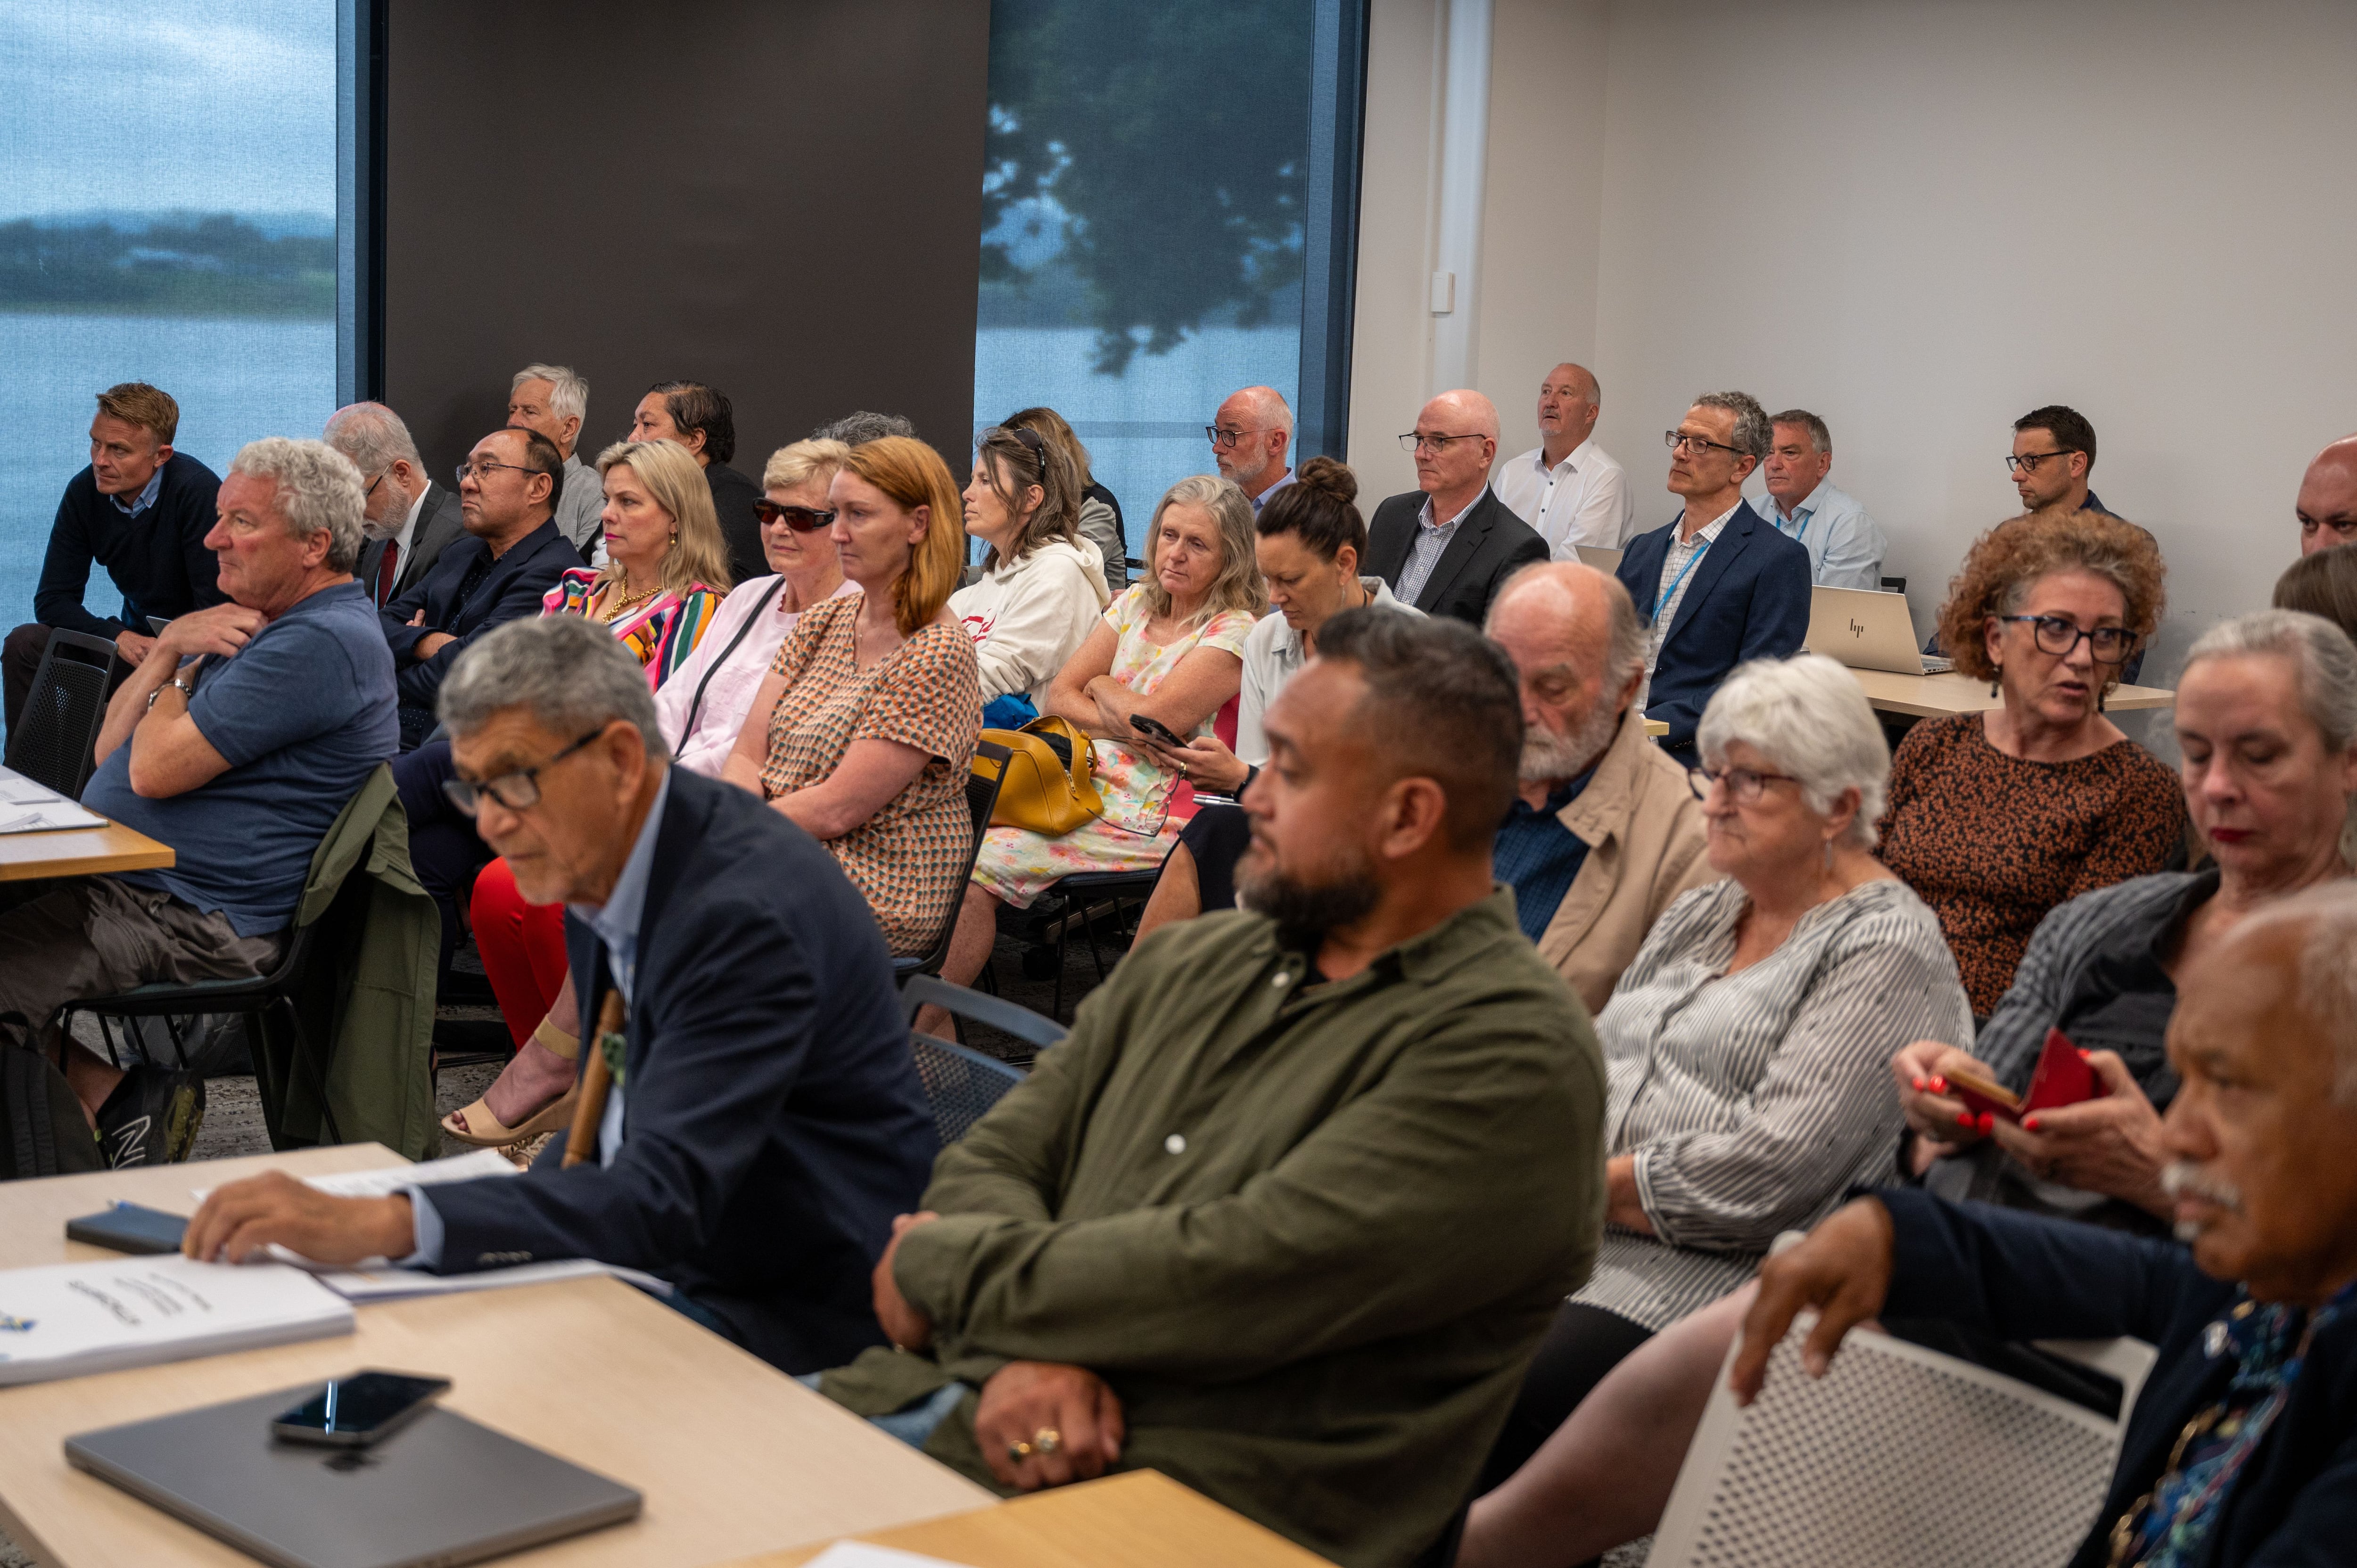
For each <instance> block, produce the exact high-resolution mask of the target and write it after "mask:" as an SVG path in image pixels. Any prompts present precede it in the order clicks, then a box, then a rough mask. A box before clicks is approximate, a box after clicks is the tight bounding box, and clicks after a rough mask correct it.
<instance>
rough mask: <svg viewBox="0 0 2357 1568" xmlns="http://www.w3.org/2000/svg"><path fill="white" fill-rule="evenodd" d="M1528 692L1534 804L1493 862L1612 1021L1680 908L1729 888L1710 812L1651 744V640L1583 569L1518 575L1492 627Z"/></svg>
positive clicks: (1527, 747)
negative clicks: (1714, 853) (1643, 700)
mask: <svg viewBox="0 0 2357 1568" xmlns="http://www.w3.org/2000/svg"><path fill="white" fill-rule="evenodd" d="M1483 629H1484V630H1486V631H1487V632H1488V633H1489V637H1490V640H1491V641H1492V642H1494V643H1496V644H1497V645H1498V646H1499V647H1501V648H1502V649H1504V650H1506V657H1507V658H1509V659H1511V660H1513V661H1514V669H1515V671H1517V673H1518V674H1519V676H1520V678H1521V681H1522V692H1523V763H1522V786H1521V797H1520V799H1518V800H1515V801H1514V803H1513V804H1512V806H1510V807H1508V808H1507V810H1506V820H1505V822H1502V823H1501V824H1500V825H1499V828H1498V839H1497V843H1496V844H1495V846H1494V847H1493V848H1492V850H1491V864H1492V865H1493V866H1494V867H1495V870H1496V873H1497V877H1498V880H1499V881H1501V882H1503V883H1505V884H1507V885H1508V886H1511V887H1512V888H1513V890H1514V913H1515V918H1517V919H1518V920H1520V922H1521V923H1522V928H1523V935H1524V936H1526V937H1528V938H1530V939H1531V940H1533V941H1534V942H1536V943H1537V944H1538V949H1539V955H1540V956H1541V957H1543V958H1544V959H1545V960H1546V961H1548V962H1549V963H1551V964H1553V965H1554V966H1555V972H1557V973H1559V974H1561V975H1562V976H1563V977H1564V979H1565V980H1566V981H1567V982H1569V983H1570V984H1571V988H1572V989H1573V990H1574V991H1577V992H1578V993H1579V999H1580V1000H1581V1001H1582V1002H1585V1003H1586V1004H1587V1010H1588V1011H1589V1012H1590V1013H1600V1012H1602V1011H1603V1009H1604V1004H1605V1001H1606V999H1607V998H1609V997H1610V996H1611V994H1612V988H1613V986H1614V985H1615V984H1617V983H1619V982H1620V972H1621V971H1623V970H1625V969H1627V968H1628V967H1629V964H1630V961H1631V960H1633V959H1634V958H1635V957H1636V956H1637V950H1638V948H1639V947H1641V945H1643V943H1644V940H1645V933H1646V932H1647V931H1650V930H1652V929H1653V922H1654V921H1655V920H1658V919H1660V918H1661V917H1662V911H1663V910H1664V909H1666V908H1669V907H1670V901H1671V900H1672V899H1674V898H1675V897H1677V896H1678V895H1679V894H1681V893H1684V891H1685V890H1686V889H1687V888H1689V887H1699V886H1703V885H1704V884H1705V883H1708V882H1716V881H1717V880H1718V879H1719V874H1718V873H1717V872H1716V871H1714V870H1712V869H1711V866H1710V862H1709V861H1708V860H1706V858H1705V857H1704V854H1703V848H1704V840H1705V836H1706V834H1705V825H1704V822H1703V813H1702V802H1701V801H1699V800H1695V794H1694V790H1693V789H1691V788H1689V787H1688V785H1687V782H1686V776H1685V772H1684V769H1683V768H1679V767H1678V765H1677V764H1676V763H1674V762H1673V761H1671V760H1670V758H1669V755H1668V753H1666V752H1664V751H1663V749H1662V748H1661V747H1660V746H1655V745H1654V744H1653V742H1652V737H1651V736H1648V735H1646V733H1645V715H1644V714H1643V713H1642V712H1641V711H1640V710H1639V709H1638V707H1637V692H1638V689H1639V688H1640V687H1641V686H1643V685H1644V683H1645V628H1644V625H1643V623H1642V622H1641V621H1639V620H1638V618H1637V610H1636V607H1635V606H1634V605H1632V604H1631V603H1630V601H1629V591H1628V590H1627V589H1626V588H1623V587H1622V586H1621V585H1620V584H1619V583H1618V582H1616V581H1614V580H1613V579H1612V578H1611V577H1610V576H1609V575H1606V574H1605V573H1602V572H1599V571H1598V570H1596V569H1595V568H1594V567H1592V566H1586V565H1582V564H1580V563H1578V562H1577V561H1557V562H1550V563H1547V564H1543V565H1537V566H1529V567H1525V568H1524V569H1523V570H1522V571H1520V572H1517V573H1515V574H1514V575H1513V576H1512V577H1510V578H1508V579H1507V581H1506V585H1505V586H1504V587H1503V588H1501V589H1500V590H1499V593H1498V597H1497V599H1496V601H1495V602H1493V603H1492V604H1491V607H1490V620H1489V624H1488V626H1487V627H1485V628H1483Z"/></svg>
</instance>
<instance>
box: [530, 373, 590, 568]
mask: <svg viewBox="0 0 2357 1568" xmlns="http://www.w3.org/2000/svg"><path fill="white" fill-rule="evenodd" d="M588 417H589V383H588V382H587V381H583V380H582V379H581V378H580V376H578V375H576V373H575V372H574V371H573V369H572V367H570V366H568V365H526V366H525V367H524V368H523V369H522V370H521V371H517V372H516V373H515V377H514V379H513V380H511V381H509V382H508V424H511V425H512V426H513V427H515V428H516V429H519V430H537V431H539V432H540V433H541V434H542V435H545V436H547V437H548V438H549V439H550V440H551V441H553V442H554V443H555V444H556V449H557V450H558V451H559V452H561V453H563V454H564V455H565V488H564V489H563V490H561V491H560V492H559V493H558V495H557V498H556V531H557V532H559V533H562V534H563V535H565V538H566V539H568V540H570V541H572V543H573V547H574V548H575V549H576V550H578V551H579V552H581V558H582V559H583V560H585V561H587V562H589V563H590V564H592V565H597V564H600V563H601V561H602V559H603V556H604V553H605V532H606V526H605V522H604V517H605V512H606V490H605V485H604V481H602V480H601V479H599V478H598V477H597V469H595V468H593V467H590V466H589V465H588V464H587V463H585V462H583V461H582V460H581V455H580V454H579V453H578V452H576V451H575V450H574V445H575V443H576V442H578V441H579V440H580V439H581V425H582V422H583V421H585V420H587V418H588Z"/></svg>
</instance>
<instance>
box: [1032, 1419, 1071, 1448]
mask: <svg viewBox="0 0 2357 1568" xmlns="http://www.w3.org/2000/svg"><path fill="white" fill-rule="evenodd" d="M1063 1445H1064V1434H1062V1433H1060V1432H1059V1431H1057V1430H1056V1429H1055V1428H1054V1427H1052V1426H1043V1427H1041V1428H1040V1429H1039V1431H1037V1432H1035V1433H1033V1434H1031V1446H1032V1447H1033V1448H1034V1449H1036V1450H1037V1451H1038V1452H1039V1453H1040V1454H1042V1455H1048V1454H1053V1453H1054V1452H1056V1450H1057V1449H1059V1448H1061V1447H1062V1446H1063Z"/></svg>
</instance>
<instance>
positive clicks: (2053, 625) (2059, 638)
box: [1997, 616, 2136, 664]
mask: <svg viewBox="0 0 2357 1568" xmlns="http://www.w3.org/2000/svg"><path fill="white" fill-rule="evenodd" d="M1997 619H1999V620H2018V621H2021V622H2024V623H2026V624H2027V625H2028V626H2029V635H2030V636H2031V637H2033V638H2035V639H2037V642H2038V651H2040V653H2050V654H2052V655H2053V656H2054V657H2055V658H2057V659H2068V658H2069V657H2070V656H2071V650H2072V649H2074V648H2076V647H2078V646H2079V643H2080V639H2085V640H2086V644H2087V648H2088V650H2089V651H2091V652H2092V653H2093V654H2094V656H2095V662H2096V663H2098V664H2125V663H2126V662H2127V657H2128V655H2129V654H2130V653H2131V652H2133V651H2134V650H2135V649H2136V633H2135V632H2132V631H2130V630H2129V629H2128V628H2126V627H2124V626H2099V627H2095V628H2093V629H2091V630H2085V631H2083V630H2081V629H2080V628H2079V627H2078V626H2077V625H2076V623H2074V622H2072V620H2071V619H2069V618H2067V617H2064V616H1999V617H1997Z"/></svg>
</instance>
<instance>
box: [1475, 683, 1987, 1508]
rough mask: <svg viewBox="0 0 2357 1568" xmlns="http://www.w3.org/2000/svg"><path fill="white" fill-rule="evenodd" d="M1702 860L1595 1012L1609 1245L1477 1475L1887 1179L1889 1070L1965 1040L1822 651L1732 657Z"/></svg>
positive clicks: (1874, 775) (1527, 1450)
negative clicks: (1779, 1241) (1883, 854)
mask: <svg viewBox="0 0 2357 1568" xmlns="http://www.w3.org/2000/svg"><path fill="white" fill-rule="evenodd" d="M1696 749H1697V751H1698V753H1699V755H1700V757H1701V758H1702V766H1701V767H1700V768H1697V769H1695V773H1694V774H1693V776H1692V781H1693V784H1694V787H1695V791H1696V793H1697V794H1698V795H1699V796H1700V797H1701V800H1702V809H1703V817H1704V820H1705V822H1706V826H1707V832H1708V839H1707V854H1708V856H1709V860H1710V865H1711V868H1712V869H1713V870H1715V871H1717V872H1719V873H1721V874H1723V875H1725V876H1726V877H1727V880H1726V881H1724V882H1718V883H1714V884H1712V885H1711V886H1707V887H1698V888H1695V890H1694V891H1692V892H1690V893H1686V894H1684V895H1682V896H1681V897H1679V898H1678V899H1677V900H1676V901H1675V902H1674V903H1673V904H1672V905H1671V906H1670V907H1669V908H1668V909H1666V910H1664V911H1663V915H1662V918H1661V919H1660V920H1658V921H1657V922H1655V924H1654V926H1653V929H1652V930H1651V931H1650V932H1648V933H1647V935H1646V938H1645V941H1644V945H1643V946H1642V947H1641V948H1640V949H1639V950H1638V951H1637V957H1636V960H1635V961H1633V962H1632V963H1631V965H1630V966H1629V968H1628V970H1627V972H1625V973H1623V974H1622V975H1621V977H1620V984H1619V986H1618V987H1617V988H1615V990H1614V991H1613V993H1612V1000H1611V1001H1609V1003H1607V1004H1605V1007H1604V1011H1603V1012H1602V1013H1601V1014H1600V1015H1598V1017H1597V1020H1596V1032H1597V1036H1598V1041H1599V1042H1600V1043H1601V1044H1602V1046H1603V1047H1604V1070H1605V1093H1606V1102H1605V1118H1604V1124H1605V1133H1606V1138H1607V1145H1606V1151H1605V1152H1606V1162H1605V1177H1606V1188H1607V1198H1606V1210H1605V1219H1606V1221H1607V1225H1606V1230H1605V1235H1604V1241H1603V1246H1602V1248H1601V1250H1600V1251H1598V1254H1597V1259H1596V1266H1595V1270H1594V1272H1593V1273H1591V1274H1590V1275H1589V1276H1588V1282H1587V1284H1586V1285H1585V1286H1584V1287H1583V1288H1582V1289H1581V1290H1580V1291H1579V1293H1578V1294H1577V1295H1574V1296H1573V1297H1572V1298H1571V1299H1570V1300H1569V1301H1567V1302H1566V1303H1565V1304H1564V1305H1563V1307H1562V1308H1561V1310H1560V1311H1559V1312H1558V1313H1557V1314H1556V1316H1555V1325H1554V1326H1553V1327H1552V1328H1550V1329H1549V1330H1548V1333H1547V1337H1546V1338H1545V1340H1544V1342H1543V1343H1542V1344H1541V1346H1540V1348H1539V1352H1538V1356H1537V1359H1535V1360H1534V1362H1533V1363H1532V1365H1531V1369H1530V1371H1529V1373H1528V1375H1527V1376H1526V1377H1525V1379H1524V1380H1523V1390H1522V1392H1521V1394H1520V1396H1519V1397H1518V1398H1517V1400H1516V1402H1515V1405H1514V1409H1513V1412H1512V1415H1511V1416H1510V1417H1509V1418H1508V1420H1507V1423H1506V1428H1505V1431H1504V1433H1503V1434H1501V1436H1500V1438H1499V1440H1498V1444H1497V1447H1496V1449H1495V1450H1494V1451H1493V1453H1492V1455H1491V1462H1490V1466H1489V1467H1488V1469H1487V1471H1486V1472H1485V1479H1484V1483H1483V1485H1484V1489H1486V1488H1487V1487H1491V1486H1495V1485H1497V1484H1498V1483H1499V1482H1501V1481H1502V1480H1504V1479H1505V1478H1506V1477H1508V1476H1511V1475H1512V1474H1513V1472H1514V1471H1515V1470H1516V1469H1518V1468H1520V1467H1521V1466H1522V1465H1523V1461H1525V1460H1527V1459H1528V1458H1529V1457H1530V1456H1531V1455H1532V1454H1533V1453H1534V1452H1536V1450H1537V1449H1538V1447H1539V1445H1540V1444H1543V1443H1544V1442H1545V1441H1546V1439H1547V1437H1548V1435H1549V1434H1552V1433H1553V1432H1554V1431H1555V1428H1556V1426H1557V1425H1559V1424H1560V1423H1562V1421H1563V1419H1564V1418H1565V1417H1566V1416H1567V1415H1568V1414H1570V1413H1571V1411H1572V1409H1573V1407H1574V1406H1576V1405H1577V1404H1578V1403H1579V1402H1580V1400H1581V1399H1582V1398H1583V1397H1585V1395H1586V1394H1587V1391H1588V1390H1589V1389H1591V1388H1593V1387H1594V1386H1595V1385H1596V1383H1597V1382H1598V1380H1600V1379H1601V1378H1602V1377H1603V1376H1604V1375H1605V1374H1606V1373H1607V1372H1608V1371H1609V1370H1610V1369H1611V1368H1612V1367H1613V1365H1614V1364H1615V1363H1617V1362H1618V1361H1620V1359H1622V1358H1623V1357H1625V1356H1627V1355H1628V1354H1629V1353H1630V1352H1631V1351H1632V1350H1634V1349H1635V1348H1637V1347H1638V1346H1639V1345H1641V1344H1642V1343H1643V1342H1644V1341H1645V1340H1646V1339H1647V1338H1648V1337H1651V1336H1652V1335H1653V1334H1654V1333H1656V1332H1658V1331H1659V1330H1661V1329H1663V1328H1665V1327H1667V1326H1670V1325H1671V1324H1673V1323H1674V1322H1676V1321H1677V1320H1678V1319H1679V1318H1681V1317H1684V1316H1685V1315H1686V1314H1688V1313H1690V1312H1693V1311H1695V1309H1696V1308H1698V1307H1701V1306H1703V1305H1706V1304H1707V1303H1709V1302H1712V1301H1715V1300H1717V1298H1718V1297H1720V1296H1722V1295H1724V1294H1727V1292H1728V1291H1730V1290H1733V1289H1734V1288H1735V1287H1736V1286H1738V1285H1739V1284H1741V1283H1743V1282H1744V1281H1745V1280H1747V1279H1749V1278H1750V1277H1751V1275H1752V1273H1754V1271H1755V1270H1757V1268H1758V1267H1759V1263H1760V1258H1761V1257H1762V1256H1763V1255H1765V1253H1766V1251H1767V1250H1768V1246H1769V1243H1770V1242H1771V1241H1773V1240H1775V1239H1776V1236H1777V1234H1778V1233H1779V1232H1780V1231H1784V1230H1799V1229H1804V1228H1806V1227H1807V1226H1808V1225H1810V1224H1811V1223H1813V1221H1815V1220H1816V1219H1821V1218H1822V1217H1823V1216H1824V1214H1826V1213H1827V1212H1829V1211H1830V1210H1831V1209H1832V1208H1834V1206H1835V1204H1837V1203H1838V1202H1840V1201H1841V1198H1842V1197H1843V1195H1844V1194H1845V1193H1846V1192H1847V1191H1848V1189H1849V1188H1850V1187H1852V1186H1853V1185H1855V1184H1857V1183H1860V1182H1865V1183H1874V1182H1878V1181H1881V1180H1885V1179H1888V1178H1889V1176H1891V1175H1892V1174H1893V1160H1892V1155H1893V1151H1894V1150H1895V1149H1896V1148H1897V1146H1898V1135H1899V1131H1900V1114H1899V1103H1898V1100H1897V1098H1896V1097H1895V1096H1894V1095H1893V1094H1892V1092H1891V1089H1890V1080H1889V1068H1888V1066H1887V1064H1888V1063H1889V1059H1890V1054H1891V1052H1892V1051H1894V1050H1896V1049H1898V1048H1899V1047H1900V1046H1901V1045H1903V1044H1905V1043H1906V1042H1907V1041H1909V1040H1913V1039H1917V1038H1938V1039H1945V1040H1950V1041H1955V1042H1963V1041H1966V1040H1969V1039H1970V1038H1971V1037H1972V1014H1971V1011H1970V1010H1969V1009H1968V1008H1967V1007H1966V1005H1965V1003H1964V987H1963V986H1962V985H1960V984H1958V983H1957V981H1956V966H1955V961H1954V960H1953V959H1952V958H1950V957H1949V956H1948V950H1947V945H1946V944H1945V943H1944V942H1943V941H1942V940H1940V925H1939V922H1938V921H1937V920H1935V919H1933V918H1932V912H1931V911H1930V910H1928V909H1926V908H1924V907H1923V903H1922V900H1921V899H1920V898H1918V897H1915V895H1914V894H1913V893H1912V892H1910V891H1909V890H1908V887H1907V885H1906V884H1905V883H1903V882H1901V881H1900V880H1899V879H1898V878H1897V877H1895V876H1893V875H1891V874H1890V873H1889V871H1888V870H1886V869H1885V868H1884V867H1883V865H1882V864H1881V863H1880V862H1879V861H1878V860H1877V859H1875V857H1874V842H1875V833H1874V823H1875V821H1876V819H1877V818H1878V817H1879V816H1880V815H1881V808H1882V797H1883V789H1884V783H1885V780H1886V779H1887V777H1888V775H1889V768H1890V753H1889V748H1888V747H1887V746H1885V745H1884V744H1883V739H1882V729H1881V726H1880V725H1879V724H1878V722H1877V720H1876V718H1875V714H1874V710H1873V709H1872V708H1871V707H1869V706H1868V705H1867V701H1866V696H1865V693H1862V692H1860V691H1859V690H1858V685H1857V682H1856V681H1855V680H1854V679H1852V678H1851V676H1850V674H1849V671H1846V670H1845V669H1843V668H1842V667H1841V666H1840V665H1839V664H1836V663H1835V662H1834V661H1833V660H1830V659H1827V658H1824V657H1823V656H1822V655H1815V654H1803V655H1801V656H1799V657H1797V658H1794V659H1791V660H1782V661H1781V662H1780V661H1776V660H1757V661H1754V662H1752V663H1749V664H1745V665H1742V666H1740V667H1739V668H1738V669H1737V670H1736V671H1735V672H1734V673H1733V674H1732V675H1730V676H1729V677H1728V678H1727V681H1726V682H1724V683H1723V684H1722V685H1721V686H1720V687H1719V689H1718V692H1717V694H1716V695H1715V696H1713V697H1712V698H1711V701H1710V705H1709V706H1708V707H1707V708H1706V709H1705V710H1704V713H1703V715H1702V722H1701V725H1700V726H1699V727H1698V729H1697V730H1696Z"/></svg>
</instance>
